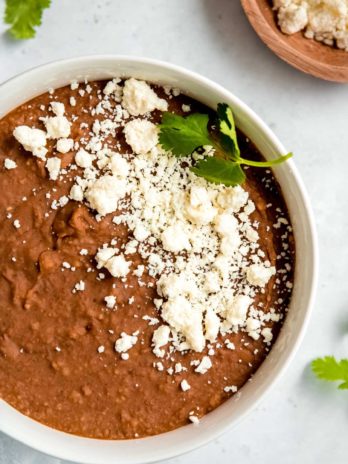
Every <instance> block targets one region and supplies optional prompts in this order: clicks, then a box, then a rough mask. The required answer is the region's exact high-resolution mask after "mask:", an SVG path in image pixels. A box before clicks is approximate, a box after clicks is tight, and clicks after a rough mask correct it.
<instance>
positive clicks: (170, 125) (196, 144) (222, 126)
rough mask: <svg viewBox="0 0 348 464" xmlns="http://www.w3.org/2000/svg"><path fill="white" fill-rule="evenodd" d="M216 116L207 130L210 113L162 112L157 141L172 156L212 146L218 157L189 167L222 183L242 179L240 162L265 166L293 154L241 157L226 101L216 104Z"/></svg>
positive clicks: (213, 180) (279, 161)
mask: <svg viewBox="0 0 348 464" xmlns="http://www.w3.org/2000/svg"><path fill="white" fill-rule="evenodd" d="M215 119H216V121H217V123H216V126H217V131H215V132H212V133H210V132H209V129H208V124H209V116H208V115H206V114H199V113H195V114H191V115H189V116H187V117H183V116H179V115H177V114H173V113H168V112H167V113H164V114H163V117H162V122H161V124H159V142H160V144H161V145H162V147H163V148H164V149H165V150H167V151H171V152H172V153H173V155H175V156H189V155H191V154H192V153H193V152H194V151H195V150H196V149H197V148H200V147H202V146H204V145H211V146H213V147H214V148H215V150H216V154H217V156H215V157H213V158H212V157H208V158H206V159H205V160H201V161H199V162H198V163H196V165H195V166H194V167H193V168H191V169H192V171H193V172H194V173H195V174H196V175H197V176H201V177H204V178H205V179H207V180H208V181H210V182H214V183H219V184H225V185H237V184H240V183H243V182H244V181H245V174H244V171H243V169H242V168H241V165H242V164H245V165H248V166H254V167H260V168H266V167H271V166H275V165H277V164H280V163H282V162H284V161H286V160H287V159H288V158H290V157H291V156H292V153H288V154H287V155H283V156H280V157H279V158H276V159H274V160H270V161H253V160H248V159H245V158H242V157H241V154H240V148H239V145H238V140H237V130H236V124H235V121H234V117H233V112H232V109H231V108H230V107H229V106H228V105H227V104H226V103H219V104H218V106H217V113H216V118H215Z"/></svg>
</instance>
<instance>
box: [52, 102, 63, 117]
mask: <svg viewBox="0 0 348 464" xmlns="http://www.w3.org/2000/svg"><path fill="white" fill-rule="evenodd" d="M51 110H52V111H53V113H54V114H55V115H56V116H63V115H64V113H65V106H64V103H60V102H56V101H54V102H51Z"/></svg>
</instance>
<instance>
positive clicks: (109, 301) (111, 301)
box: [104, 295, 116, 309]
mask: <svg viewBox="0 0 348 464" xmlns="http://www.w3.org/2000/svg"><path fill="white" fill-rule="evenodd" d="M104 301H105V303H106V307H107V308H108V309H114V307H115V305H116V297H115V296H114V295H108V296H106V297H104Z"/></svg>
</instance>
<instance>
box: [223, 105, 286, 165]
mask: <svg viewBox="0 0 348 464" xmlns="http://www.w3.org/2000/svg"><path fill="white" fill-rule="evenodd" d="M217 118H218V128H219V131H220V145H221V147H222V149H223V150H224V151H225V152H226V153H227V155H229V157H230V158H231V159H232V160H233V161H235V162H237V163H239V164H245V165H247V166H254V167H256V168H269V167H272V166H276V165H277V164H281V163H283V162H284V161H286V160H287V159H289V158H291V157H292V153H288V154H287V155H283V156H280V157H279V158H276V159H274V160H269V161H253V160H248V159H245V158H242V157H241V156H240V149H239V146H238V140H237V131H236V124H235V122H234V116H233V112H232V109H231V108H230V107H229V106H228V105H227V104H226V103H219V104H218V106H217Z"/></svg>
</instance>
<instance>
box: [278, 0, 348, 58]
mask: <svg viewBox="0 0 348 464" xmlns="http://www.w3.org/2000/svg"><path fill="white" fill-rule="evenodd" d="M273 5H274V9H275V10H277V12H278V23H279V27H280V29H281V31H282V32H283V33H284V34H295V33H296V32H299V31H302V30H304V31H305V32H304V35H305V37H307V38H308V39H315V40H318V41H319V42H323V43H325V44H326V45H330V46H334V45H336V46H337V47H338V48H340V49H342V50H345V51H348V1H347V0H320V1H319V0H273Z"/></svg>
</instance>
